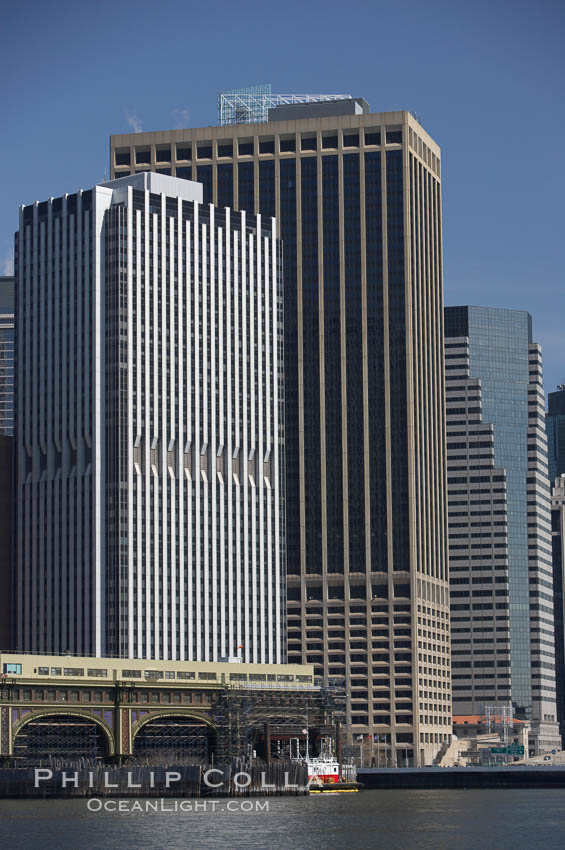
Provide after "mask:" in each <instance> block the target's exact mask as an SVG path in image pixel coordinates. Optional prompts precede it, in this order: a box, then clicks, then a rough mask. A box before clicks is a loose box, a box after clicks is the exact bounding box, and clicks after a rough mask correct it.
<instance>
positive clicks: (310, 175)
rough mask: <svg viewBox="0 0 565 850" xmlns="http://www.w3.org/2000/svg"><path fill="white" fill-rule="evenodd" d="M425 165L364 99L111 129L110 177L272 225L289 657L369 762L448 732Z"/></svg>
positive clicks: (433, 187) (439, 438)
mask: <svg viewBox="0 0 565 850" xmlns="http://www.w3.org/2000/svg"><path fill="white" fill-rule="evenodd" d="M440 159H441V156H440V149H439V147H438V145H437V144H436V142H435V141H434V140H433V139H432V138H431V137H430V136H429V135H428V133H426V131H425V130H424V129H423V128H422V127H421V126H420V124H419V123H418V122H417V121H416V119H415V118H414V117H413V116H412V115H411V114H409V113H408V112H389V113H371V112H370V111H369V108H368V105H367V104H366V102H365V101H363V99H362V98H356V99H351V100H349V101H341V102H336V103H314V104H298V105H294V106H293V105H286V106H280V107H277V108H275V109H270V110H269V120H268V122H265V123H256V124H241V125H237V124H234V125H229V126H219V127H201V128H195V129H186V130H173V131H161V132H156V133H139V134H131V135H122V136H113V137H112V138H111V174H112V176H113V177H118V176H119V175H121V174H130V173H134V172H136V171H143V170H148V169H150V170H152V171H156V172H161V173H164V174H173V175H176V176H177V177H179V176H180V177H187V178H190V179H193V180H198V181H200V182H201V183H202V184H203V186H204V200H205V201H210V202H212V203H217V204H219V205H222V206H223V205H225V206H231V207H232V208H233V209H236V210H248V211H249V212H250V213H255V214H261V215H264V216H275V217H276V220H277V222H278V233H279V235H280V237H281V239H282V243H283V256H284V326H285V346H284V348H285V353H284V368H285V448H286V518H287V567H288V569H287V572H288V575H287V584H288V658H289V661H291V660H292V661H296V662H300V661H304V662H309V663H313V664H314V665H315V668H316V672H317V673H319V674H320V675H323V676H324V677H326V678H332V677H337V678H345V680H346V682H347V687H348V691H349V694H350V699H349V705H348V731H349V733H350V735H351V736H353V737H355V736H362V737H363V740H364V741H365V742H367V740H368V739H369V740H370V742H371V745H370V747H369V749H372V748H373V742H376V743H378V746H379V753H380V760H381V764H382V763H383V762H384V760H385V759H386V763H388V764H397V763H400V762H402V763H403V764H404V763H405V762H407V763H414V764H423V763H430V762H431V761H433V758H434V757H435V755H436V754H437V753H438V752H439V750H440V749H441V747H442V745H443V744H444V743H445V742H446V741H449V740H450V739H451V712H450V708H451V703H450V674H449V599H448V585H447V529H446V522H445V515H446V510H445V506H446V492H445V488H446V483H445V460H444V458H445V434H444V431H445V423H444V409H443V408H444V406H443V392H444V387H443V380H444V379H443V294H442V251H441V162H440ZM367 746H368V745H367ZM374 752H375V751H374V749H373V754H374ZM370 755H371V753H369V757H370Z"/></svg>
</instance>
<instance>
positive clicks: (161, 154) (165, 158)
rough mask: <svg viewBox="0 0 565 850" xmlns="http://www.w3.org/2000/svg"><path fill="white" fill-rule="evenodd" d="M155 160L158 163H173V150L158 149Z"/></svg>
mask: <svg viewBox="0 0 565 850" xmlns="http://www.w3.org/2000/svg"><path fill="white" fill-rule="evenodd" d="M155 159H156V161H157V162H170V161H171V149H170V148H157V150H156V151H155Z"/></svg>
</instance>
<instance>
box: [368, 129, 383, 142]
mask: <svg viewBox="0 0 565 850" xmlns="http://www.w3.org/2000/svg"><path fill="white" fill-rule="evenodd" d="M380 143H381V134H380V133H371V132H368V131H367V130H365V144H366V145H380Z"/></svg>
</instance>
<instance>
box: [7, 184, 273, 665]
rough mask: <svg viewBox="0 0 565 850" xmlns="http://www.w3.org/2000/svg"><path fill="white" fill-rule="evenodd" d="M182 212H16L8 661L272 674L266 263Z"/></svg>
mask: <svg viewBox="0 0 565 850" xmlns="http://www.w3.org/2000/svg"><path fill="white" fill-rule="evenodd" d="M201 201H202V187H201V186H199V185H198V184H195V183H192V182H189V181H184V180H183V181H181V180H175V179H173V178H171V177H164V176H160V175H155V174H153V175H138V176H135V177H131V178H129V179H125V180H117V181H110V182H109V183H105V184H102V185H99V186H96V187H94V188H93V189H92V190H89V191H83V192H79V193H78V194H75V195H65V196H64V197H62V198H55V199H50V200H49V201H45V202H43V203H35V204H33V205H30V206H27V207H22V208H21V212H20V230H19V233H18V234H17V237H16V269H17V276H18V293H19V299H18V313H17V345H18V357H17V368H18V384H17V386H18V398H17V473H16V476H17V480H16V504H17V606H16V615H17V647H18V649H22V650H26V651H40V652H65V651H67V650H69V651H72V652H75V653H82V654H95V655H102V654H111V653H113V654H115V655H117V656H124V657H130V658H136V657H140V658H156V659H159V658H163V659H180V660H185V659H188V660H201V661H209V660H218V659H219V658H221V657H224V656H237V655H240V656H241V657H242V658H244V659H245V660H247V661H253V662H280V661H283V660H284V659H285V656H286V635H285V620H284V599H285V578H284V574H285V570H284V561H285V552H284V490H283V476H284V471H283V463H284V455H283V443H284V421H283V386H282V356H283V351H282V345H283V340H282V292H281V258H280V251H279V247H278V243H277V239H276V235H275V230H274V227H275V225H274V222H273V221H272V220H271V219H269V218H267V219H266V220H264V221H265V223H264V224H262V221H261V219H260V218H259V217H255V216H253V215H246V214H245V213H241V214H240V213H234V212H231V211H230V210H224V209H215V208H214V207H212V206H210V205H207V204H206V205H204V204H202V203H201Z"/></svg>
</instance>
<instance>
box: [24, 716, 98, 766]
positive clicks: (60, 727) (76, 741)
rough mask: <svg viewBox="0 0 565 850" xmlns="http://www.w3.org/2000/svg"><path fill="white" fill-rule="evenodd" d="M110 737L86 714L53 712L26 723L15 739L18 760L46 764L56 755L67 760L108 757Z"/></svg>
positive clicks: (95, 760)
mask: <svg viewBox="0 0 565 850" xmlns="http://www.w3.org/2000/svg"><path fill="white" fill-rule="evenodd" d="M106 755H107V749H106V741H105V736H104V733H103V732H102V729H101V728H100V726H99V725H98V724H97V723H96V722H95V721H94V720H89V719H88V718H85V717H79V716H75V715H64V714H53V715H51V716H45V717H38V718H35V719H33V720H30V721H29V722H28V723H26V724H25V725H24V726H23V727H22V729H21V731H20V732H19V733H18V734H17V735H16V738H15V741H14V763H15V764H16V765H17V766H18V767H19V766H25V765H42V764H45V763H50V762H51V760H52V759H53V758H59V759H62V760H63V761H66V762H69V763H70V762H72V761H75V760H76V759H85V760H87V761H89V762H92V763H93V764H94V763H96V762H102V761H104V759H105V757H106Z"/></svg>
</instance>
